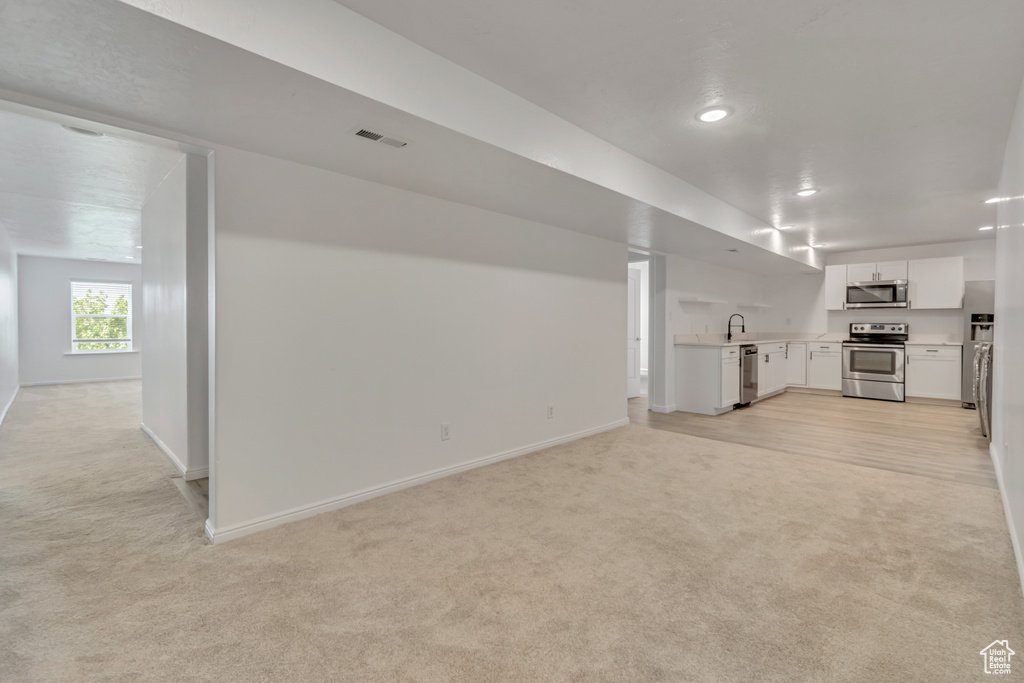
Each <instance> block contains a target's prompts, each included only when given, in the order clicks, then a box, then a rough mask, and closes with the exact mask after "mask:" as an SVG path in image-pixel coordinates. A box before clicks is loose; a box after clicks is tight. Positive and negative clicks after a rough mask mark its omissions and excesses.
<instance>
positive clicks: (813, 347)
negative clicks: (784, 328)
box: [807, 342, 843, 353]
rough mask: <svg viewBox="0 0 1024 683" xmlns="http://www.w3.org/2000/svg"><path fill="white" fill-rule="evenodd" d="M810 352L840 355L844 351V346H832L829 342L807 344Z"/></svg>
mask: <svg viewBox="0 0 1024 683" xmlns="http://www.w3.org/2000/svg"><path fill="white" fill-rule="evenodd" d="M807 350H808V351H830V352H832V353H839V352H840V351H842V350H843V345H842V344H838V343H836V344H832V343H829V342H807Z"/></svg>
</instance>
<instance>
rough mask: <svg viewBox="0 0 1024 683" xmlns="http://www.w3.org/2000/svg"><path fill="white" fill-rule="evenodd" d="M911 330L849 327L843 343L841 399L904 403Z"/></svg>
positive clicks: (887, 326) (888, 325) (865, 325)
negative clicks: (848, 335)
mask: <svg viewBox="0 0 1024 683" xmlns="http://www.w3.org/2000/svg"><path fill="white" fill-rule="evenodd" d="M909 329H910V326H909V325H908V324H907V323H850V338H849V339H847V340H846V341H844V342H843V396H850V397H853V398H874V399H878V400H881V401H903V400H904V396H905V394H904V391H903V378H904V370H905V366H906V349H905V348H904V343H905V342H906V341H907V337H908V334H909Z"/></svg>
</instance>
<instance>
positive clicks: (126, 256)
mask: <svg viewBox="0 0 1024 683" xmlns="http://www.w3.org/2000/svg"><path fill="white" fill-rule="evenodd" d="M125 258H135V257H134V256H125Z"/></svg>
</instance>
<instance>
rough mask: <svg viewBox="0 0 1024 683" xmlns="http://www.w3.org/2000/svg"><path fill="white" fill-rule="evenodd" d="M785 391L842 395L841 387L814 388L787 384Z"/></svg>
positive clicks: (819, 394)
mask: <svg viewBox="0 0 1024 683" xmlns="http://www.w3.org/2000/svg"><path fill="white" fill-rule="evenodd" d="M786 391H792V392H795V393H797V394H817V395H818V396H842V395H843V390H842V389H816V388H815V387H799V386H793V385H789V386H787V387H786Z"/></svg>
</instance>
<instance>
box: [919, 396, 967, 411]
mask: <svg viewBox="0 0 1024 683" xmlns="http://www.w3.org/2000/svg"><path fill="white" fill-rule="evenodd" d="M904 401H905V402H906V403H920V404H922V405H929V406H949V407H950V408H963V402H962V401H960V399H956V400H953V399H949V398H929V397H926V396H907V397H906V398H905V399H904Z"/></svg>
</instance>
